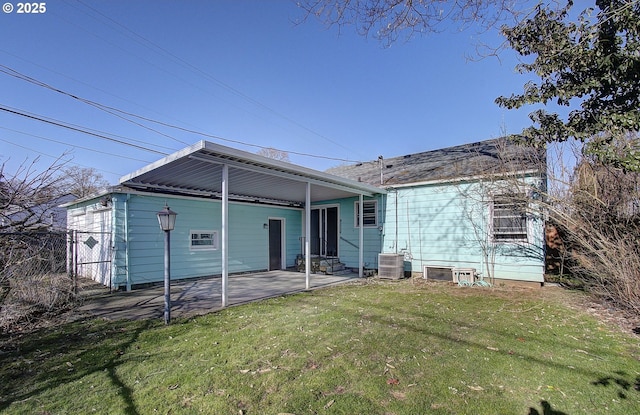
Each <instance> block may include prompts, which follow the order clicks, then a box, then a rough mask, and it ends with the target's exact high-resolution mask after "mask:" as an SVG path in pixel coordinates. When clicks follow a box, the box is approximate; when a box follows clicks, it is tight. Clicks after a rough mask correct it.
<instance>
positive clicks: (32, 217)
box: [0, 157, 64, 231]
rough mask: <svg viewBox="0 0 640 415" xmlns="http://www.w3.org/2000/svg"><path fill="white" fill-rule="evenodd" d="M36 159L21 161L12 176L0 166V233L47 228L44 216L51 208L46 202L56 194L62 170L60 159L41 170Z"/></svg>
mask: <svg viewBox="0 0 640 415" xmlns="http://www.w3.org/2000/svg"><path fill="white" fill-rule="evenodd" d="M38 161H39V160H38V159H37V158H36V159H35V160H33V161H32V162H31V163H27V162H24V163H23V164H21V165H20V166H19V167H18V169H17V170H16V172H15V173H13V174H10V173H8V172H7V171H6V164H5V163H3V164H2V166H0V230H13V231H23V230H38V229H42V228H45V227H47V226H49V224H50V223H49V222H48V220H47V219H48V216H49V214H50V211H51V209H52V208H53V207H55V206H50V203H49V202H50V201H51V200H53V199H55V198H56V197H57V196H58V195H59V194H60V186H61V184H62V181H63V176H62V175H61V172H62V170H63V168H64V162H63V161H62V157H61V158H58V159H57V160H55V161H54V162H53V163H52V164H51V165H49V166H48V167H47V168H46V169H44V170H42V171H38V170H37V163H38Z"/></svg>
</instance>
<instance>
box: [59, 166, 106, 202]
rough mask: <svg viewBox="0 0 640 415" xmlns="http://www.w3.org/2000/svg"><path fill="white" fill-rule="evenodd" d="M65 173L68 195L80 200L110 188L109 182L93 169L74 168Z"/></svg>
mask: <svg viewBox="0 0 640 415" xmlns="http://www.w3.org/2000/svg"><path fill="white" fill-rule="evenodd" d="M63 173H64V176H65V177H64V179H63V181H64V184H65V188H66V191H67V193H71V194H73V195H75V196H76V197H78V198H82V197H85V196H89V195H91V194H94V193H96V192H98V191H99V190H100V189H102V188H104V187H107V186H109V182H107V181H106V180H105V179H104V178H103V177H102V174H100V173H98V171H97V170H96V169H94V168H93V167H78V166H72V167H68V168H66V169H64V170H63Z"/></svg>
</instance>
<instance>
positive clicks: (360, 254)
mask: <svg viewBox="0 0 640 415" xmlns="http://www.w3.org/2000/svg"><path fill="white" fill-rule="evenodd" d="M363 215H364V198H363V197H362V193H360V203H359V206H358V217H359V218H360V223H359V225H360V229H359V231H360V232H359V234H358V237H359V244H358V245H359V247H358V264H359V265H358V277H360V278H363V277H364V250H363V248H364V246H363V245H364V220H363V219H364V218H363Z"/></svg>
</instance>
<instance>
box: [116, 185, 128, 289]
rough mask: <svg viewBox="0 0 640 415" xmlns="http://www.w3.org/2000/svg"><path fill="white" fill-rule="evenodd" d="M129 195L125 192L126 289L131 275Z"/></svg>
mask: <svg viewBox="0 0 640 415" xmlns="http://www.w3.org/2000/svg"><path fill="white" fill-rule="evenodd" d="M130 197H131V193H127V197H126V199H125V200H124V238H125V240H124V242H125V243H124V246H125V248H124V269H125V272H126V276H127V291H131V275H130V273H129V198H130ZM114 211H115V209H114ZM114 224H115V222H114Z"/></svg>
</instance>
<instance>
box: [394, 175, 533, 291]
mask: <svg viewBox="0 0 640 415" xmlns="http://www.w3.org/2000/svg"><path fill="white" fill-rule="evenodd" d="M531 180H533V179H531ZM501 185H502V187H504V183H502V184H501ZM499 188H500V184H499V183H491V184H482V183H478V182H475V183H460V184H455V185H452V184H434V185H424V186H420V187H406V188H398V189H396V190H393V191H390V192H389V194H388V195H387V201H386V209H385V218H384V222H385V225H384V236H383V245H382V252H384V253H396V252H397V253H403V254H404V255H405V260H406V262H408V263H409V264H410V265H409V266H410V269H411V271H413V272H422V270H423V267H424V266H425V265H430V266H433V265H444V266H457V267H470V268H476V269H477V270H478V271H479V272H482V273H483V275H485V276H488V275H489V273H490V271H491V270H492V269H493V271H494V277H495V278H498V279H512V280H522V281H538V282H542V281H543V272H544V248H543V247H544V233H543V228H544V227H543V220H542V218H541V217H540V215H537V216H536V215H533V216H531V218H530V219H531V220H530V221H529V232H530V238H529V241H527V242H520V243H494V242H492V241H491V239H490V235H489V233H490V230H489V218H490V205H491V204H490V199H489V196H488V195H490V194H491V192H492V191H496V190H497V189H499ZM408 269H409V268H408V267H407V270H408Z"/></svg>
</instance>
